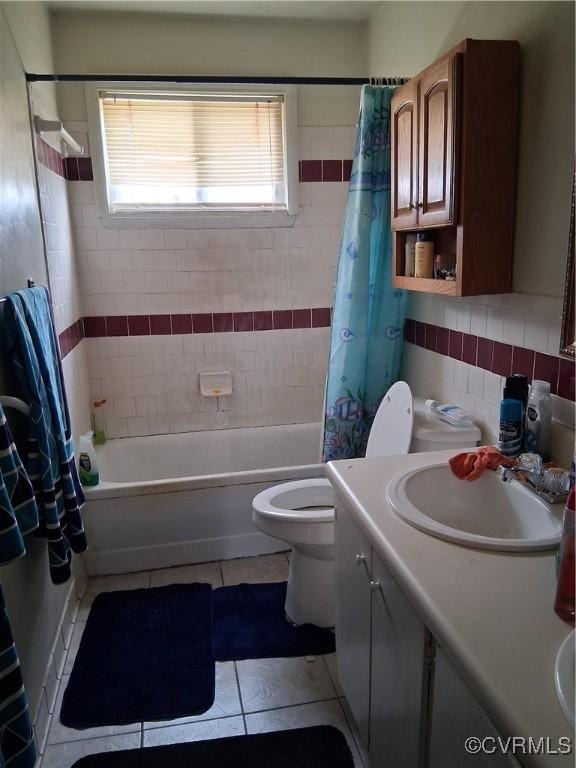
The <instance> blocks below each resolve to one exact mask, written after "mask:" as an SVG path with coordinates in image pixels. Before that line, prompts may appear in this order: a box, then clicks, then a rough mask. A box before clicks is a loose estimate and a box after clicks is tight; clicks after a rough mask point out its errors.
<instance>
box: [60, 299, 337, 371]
mask: <svg viewBox="0 0 576 768" xmlns="http://www.w3.org/2000/svg"><path fill="white" fill-rule="evenodd" d="M331 314H332V310H331V309H330V307H310V308H306V309H274V310H272V309H269V310H262V311H258V312H202V313H190V314H180V315H109V316H108V317H103V316H97V317H81V318H79V319H78V320H76V322H75V323H73V324H72V325H71V326H70V327H69V328H66V330H64V331H62V333H60V334H59V336H58V339H59V342H60V354H61V356H62V359H64V358H65V357H66V355H68V354H69V353H70V352H72V350H73V349H74V348H75V347H77V346H78V344H79V343H80V342H81V341H82V339H102V338H107V337H117V336H170V335H176V334H188V333H245V332H247V331H278V330H286V329H298V328H328V327H329V326H330V322H331Z"/></svg>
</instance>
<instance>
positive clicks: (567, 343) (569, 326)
mask: <svg viewBox="0 0 576 768" xmlns="http://www.w3.org/2000/svg"><path fill="white" fill-rule="evenodd" d="M575 198H576V176H575V177H574V180H573V182H572V205H571V209H570V235H569V238H568V259H567V263H566V285H565V287H564V306H563V308H562V332H561V335H560V356H561V357H566V358H568V359H570V360H574V359H575V357H576V338H575V336H576V332H575V327H574V325H575V324H574V320H575V317H574V301H575V297H574V291H575V287H574V285H575V283H574V207H575Z"/></svg>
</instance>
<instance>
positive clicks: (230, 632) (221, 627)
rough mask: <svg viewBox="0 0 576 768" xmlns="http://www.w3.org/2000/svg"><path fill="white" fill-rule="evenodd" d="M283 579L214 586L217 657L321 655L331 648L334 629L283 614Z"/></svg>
mask: <svg viewBox="0 0 576 768" xmlns="http://www.w3.org/2000/svg"><path fill="white" fill-rule="evenodd" d="M286 586H287V585H286V582H285V581H283V582H278V583H273V584H239V585H238V586H235V587H220V588H219V589H215V590H214V652H215V654H216V659H217V660H218V661H232V660H239V659H270V658H275V657H282V656H320V655H323V654H325V653H333V652H334V633H333V632H331V631H330V630H329V629H321V628H320V627H315V626H313V625H312V624H303V625H301V626H299V627H294V626H292V624H290V622H289V621H287V619H286V617H285V615H284V601H285V600H286Z"/></svg>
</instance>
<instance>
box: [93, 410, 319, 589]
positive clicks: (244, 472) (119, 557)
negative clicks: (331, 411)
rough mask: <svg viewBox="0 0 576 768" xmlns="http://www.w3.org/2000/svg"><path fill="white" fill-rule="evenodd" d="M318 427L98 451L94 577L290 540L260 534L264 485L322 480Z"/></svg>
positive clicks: (122, 443)
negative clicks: (258, 511)
mask: <svg viewBox="0 0 576 768" xmlns="http://www.w3.org/2000/svg"><path fill="white" fill-rule="evenodd" d="M320 428H321V426H320V424H318V423H315V424H289V425H285V426H278V427H255V428H250V429H229V430H213V431H208V432H189V433H185V434H177V435H158V436H151V437H129V438H121V439H118V440H110V441H108V442H107V443H106V444H105V445H103V446H99V447H97V448H96V453H97V458H98V465H99V469H100V478H101V482H100V485H98V486H96V487H95V488H86V489H85V492H86V504H85V506H84V507H83V510H82V514H83V518H84V523H85V526H86V533H87V537H88V546H89V548H88V551H87V552H86V553H85V554H84V558H85V564H86V568H87V570H88V574H89V575H94V576H95V575H103V574H112V573H128V572H130V571H139V570H148V569H152V568H166V567H168V566H174V565H184V564H188V563H198V562H204V561H208V560H225V559H228V558H233V557H247V556H250V555H259V554H267V553H271V552H278V551H280V550H283V549H286V544H284V543H283V542H281V541H278V540H276V539H272V538H270V537H269V536H266V535H265V534H263V533H261V532H260V531H258V530H257V529H256V528H255V527H254V525H253V523H252V499H253V498H254V496H255V495H256V494H257V493H259V492H260V491H261V490H263V489H264V488H268V487H269V486H271V485H274V484H276V483H280V482H283V481H289V480H296V479H299V478H302V477H321V476H323V475H324V465H322V464H319V463H318V457H319V445H320Z"/></svg>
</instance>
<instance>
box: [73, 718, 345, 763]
mask: <svg viewBox="0 0 576 768" xmlns="http://www.w3.org/2000/svg"><path fill="white" fill-rule="evenodd" d="M72 768H354V760H353V759H352V754H351V752H350V748H349V746H348V744H347V743H346V739H345V737H344V735H343V733H342V732H341V731H339V730H337V729H336V728H334V727H333V726H331V725H317V726H313V727H311V728H297V729H295V730H293V731H275V732H272V733H258V734H253V735H250V736H229V737H228V738H225V739H209V740H207V741H194V742H191V743H189V744H170V745H169V746H163V747H146V748H144V749H131V750H121V751H119V752H103V753H100V754H99V755H89V756H88V757H83V758H82V759H81V760H78V762H77V763H74V765H73V767H72Z"/></svg>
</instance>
